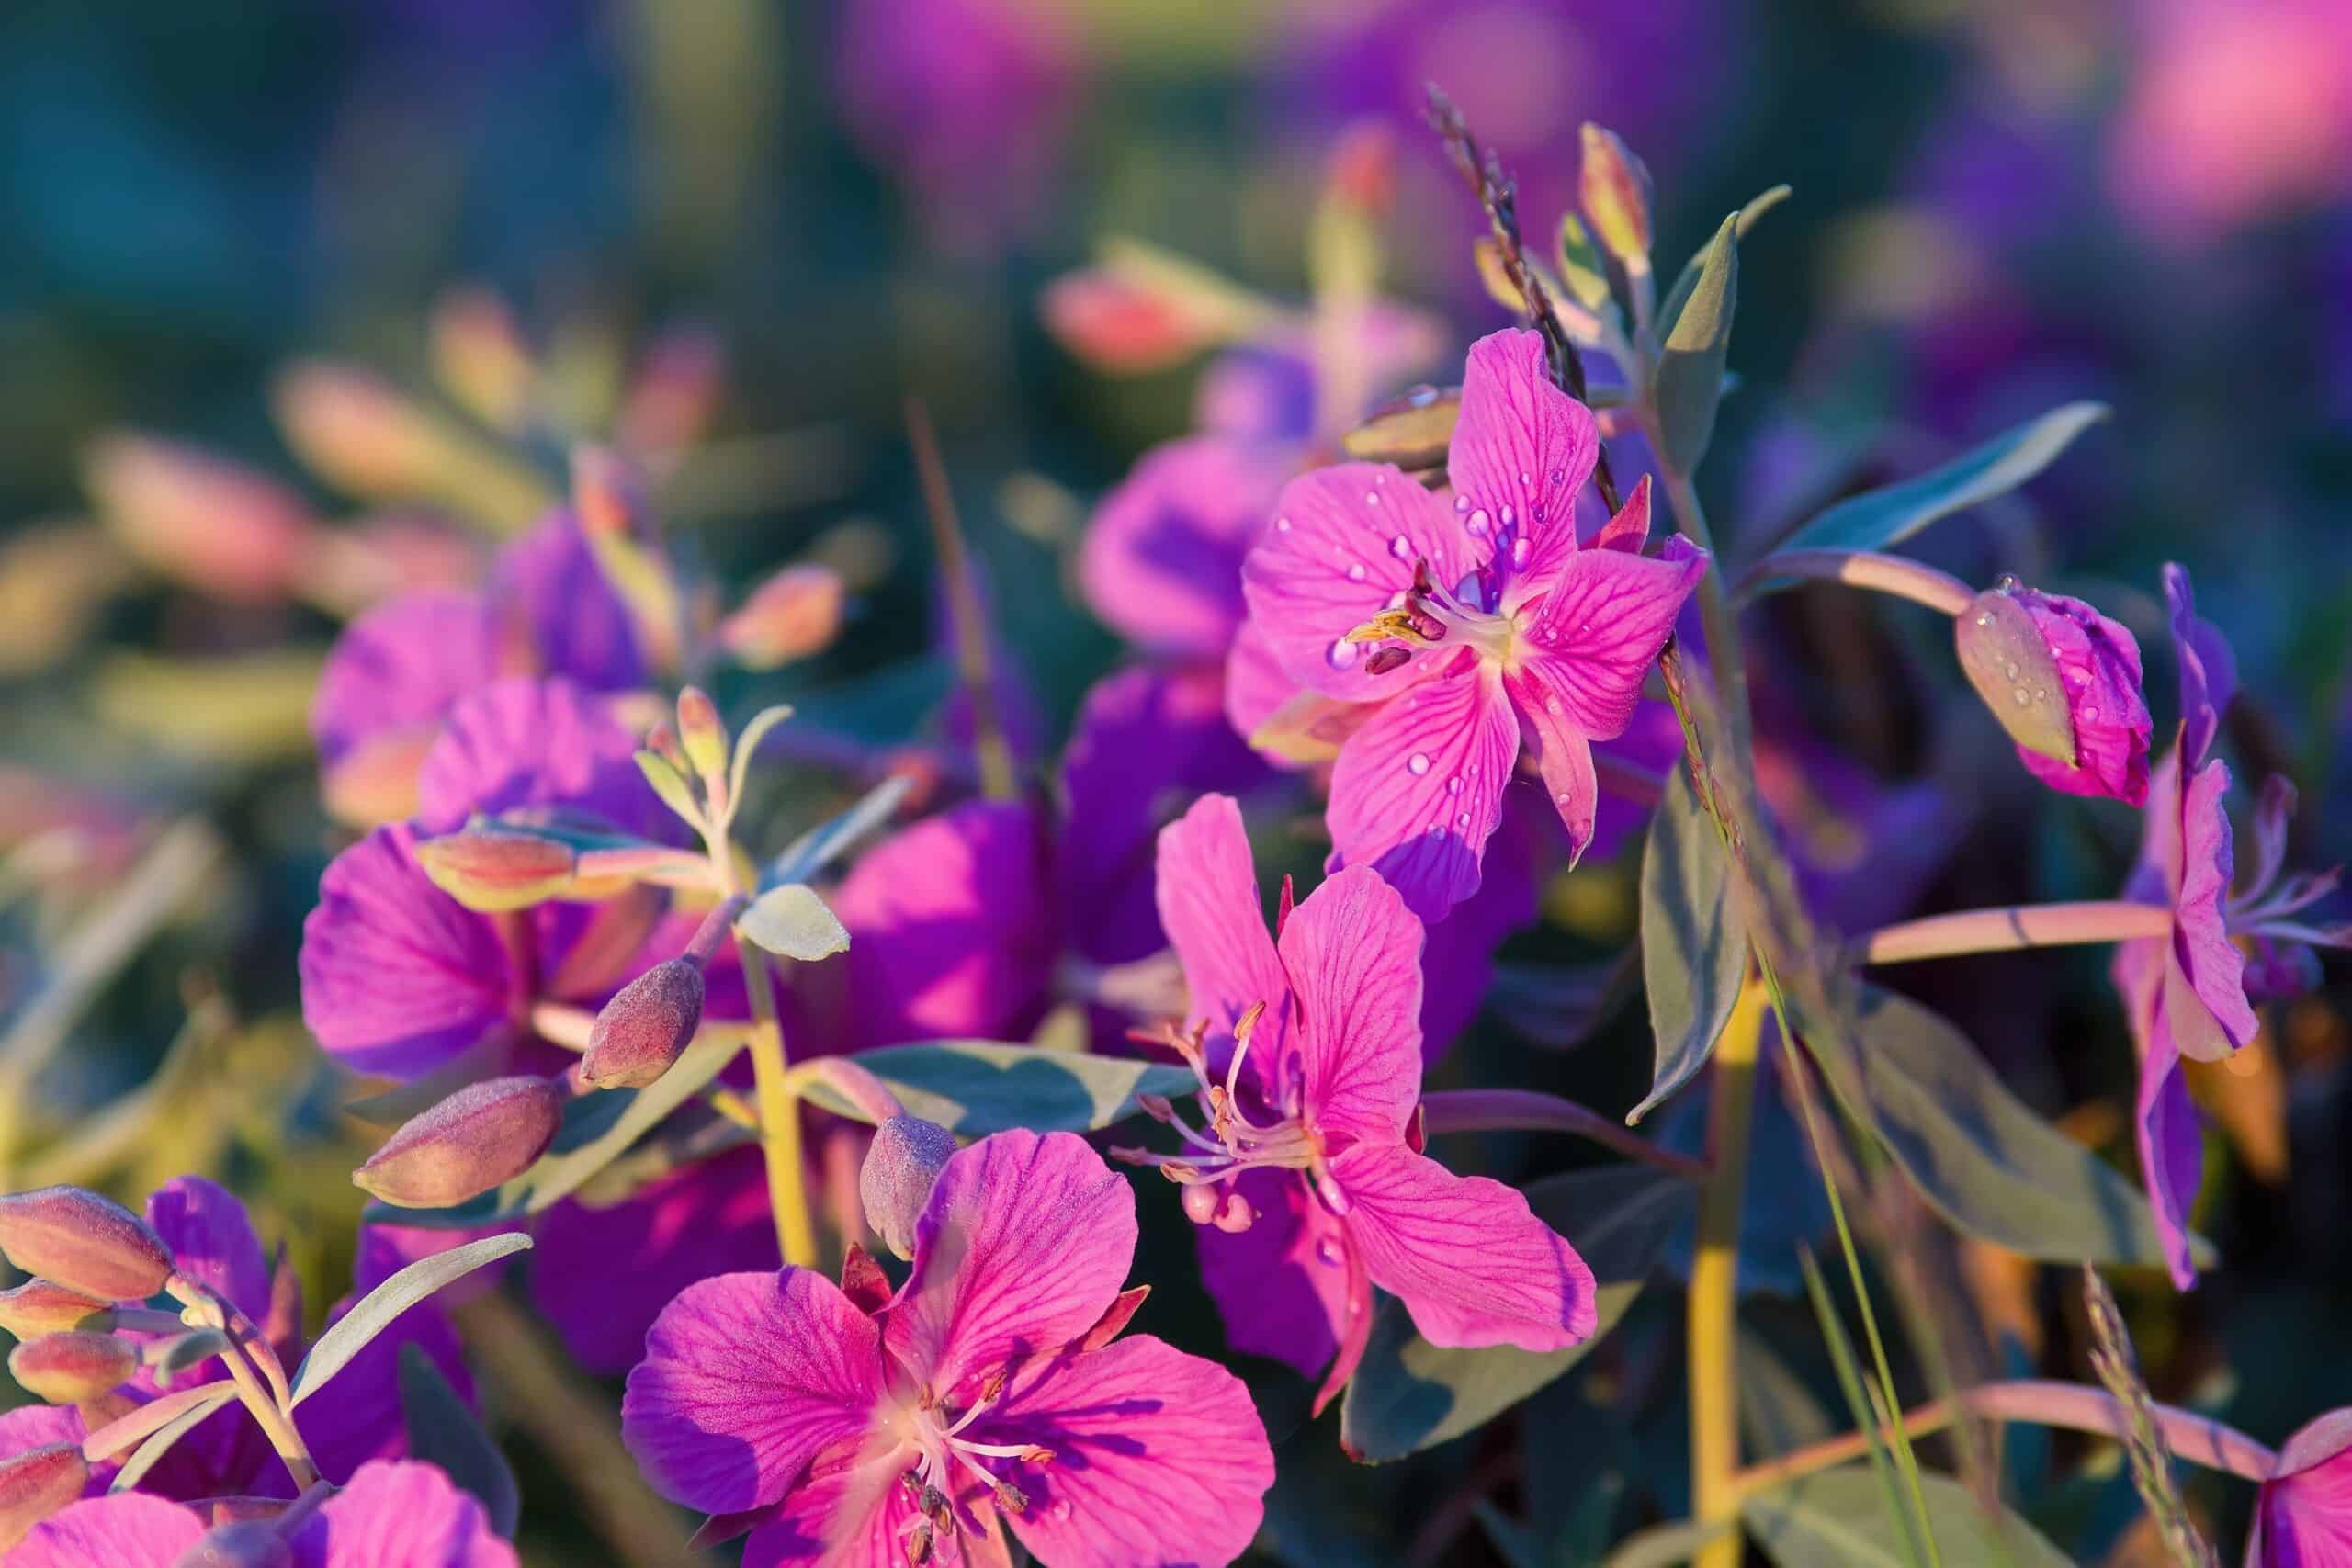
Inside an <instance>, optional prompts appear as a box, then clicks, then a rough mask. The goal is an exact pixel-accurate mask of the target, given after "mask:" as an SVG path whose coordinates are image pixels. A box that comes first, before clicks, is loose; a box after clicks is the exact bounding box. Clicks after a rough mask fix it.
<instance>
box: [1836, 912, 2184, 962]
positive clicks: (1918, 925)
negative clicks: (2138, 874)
mask: <svg viewBox="0 0 2352 1568" xmlns="http://www.w3.org/2000/svg"><path fill="white" fill-rule="evenodd" d="M2171 934H2172V911H2171V910H2170V909H2168V908H2165V907H2164V906H2162V905H2160V904H2136V903H2133V902H2131V901H2130V900H2128V899H2120V898H2109V899H2098V900H2093V901H2090V902H2086V903H2080V904H2010V905H2004V906H2002V907H2000V908H1992V909H1962V910H1961V911H1959V912H1958V913H1956V914H1950V915H1929V916H1928V917H1927V918H1926V919H1917V920H1904V921H1902V922H1900V923H1898V924H1895V925H1891V926H1881V927H1880V928H1879V929H1878V930H1876V931H1871V932H1870V933H1869V934H1868V935H1866V936H1864V937H1862V938H1861V939H1860V942H1859V943H1858V944H1857V945H1858V946H1859V948H1860V953H1861V957H1862V962H1863V963H1865V964H1908V963H1912V962H1914V961H1916V960H1918V959H1922V958H1952V957H1957V956H1959V955H1960V954H1962V953H2007V952H2010V951H2013V950H2015V949H2018V948H2021V947H2065V946H2071V945H2078V944H2082V943H2086V942H2133V941H2137V940H2140V939H2142V938H2144V937H2160V936H2169V935H2171Z"/></svg>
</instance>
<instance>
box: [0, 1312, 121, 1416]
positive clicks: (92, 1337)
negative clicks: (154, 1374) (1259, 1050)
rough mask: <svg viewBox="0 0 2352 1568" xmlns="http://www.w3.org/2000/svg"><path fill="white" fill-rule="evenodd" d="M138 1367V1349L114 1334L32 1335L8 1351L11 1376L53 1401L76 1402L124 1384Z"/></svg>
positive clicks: (29, 1391)
mask: <svg viewBox="0 0 2352 1568" xmlns="http://www.w3.org/2000/svg"><path fill="white" fill-rule="evenodd" d="M136 1371H139V1348H138V1347H137V1346H136V1345H133V1344H132V1343H131V1342H130V1340H128V1339H123V1338H119V1337H116V1336H114V1335H112V1334H91V1333H87V1332H85V1331H83V1330H80V1329H68V1330H66V1331H65V1332H64V1333H62V1334H44V1335H42V1336H40V1337H39V1338H37V1339H28V1340H26V1341H25V1342H24V1343H23V1344H21V1345H19V1346H17V1348H15V1349H13V1350H11V1351H9V1352H8V1375H9V1376H10V1377H12V1378H15V1379H16V1380H17V1383H18V1385H19V1386H21V1387H22V1388H24V1389H25V1390H26V1392H28V1393H32V1394H34V1395H36V1396H37V1397H39V1398H41V1399H45V1400H47V1401H49V1402H50V1403H51V1404H76V1403H78V1402H80V1401H82V1400H85V1399H95V1398H96V1397H97V1396H98V1395H99V1394H102V1393H106V1392H107V1390H108V1389H115V1388H120V1387H121V1386H122V1385H123V1384H124V1383H126V1382H130V1378H131V1375H132V1374H133V1373H135V1372H136Z"/></svg>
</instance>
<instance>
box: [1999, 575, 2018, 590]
mask: <svg viewBox="0 0 2352 1568" xmlns="http://www.w3.org/2000/svg"><path fill="white" fill-rule="evenodd" d="M1993 586H1994V587H1996V588H1997V589H1999V590H2000V591H2001V592H2004V593H2015V592H2017V591H2018V580H2017V579H2016V578H2014V577H2012V576H2010V575H2009V574H2008V573H2007V572H2006V571H2005V572H2003V573H2002V574H2001V575H2000V576H1998V577H1996V578H1995V579H1994V580H1993Z"/></svg>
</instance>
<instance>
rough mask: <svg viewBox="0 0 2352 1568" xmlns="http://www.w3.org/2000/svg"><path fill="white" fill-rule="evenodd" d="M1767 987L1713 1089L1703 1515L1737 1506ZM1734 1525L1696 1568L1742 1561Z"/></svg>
mask: <svg viewBox="0 0 2352 1568" xmlns="http://www.w3.org/2000/svg"><path fill="white" fill-rule="evenodd" d="M1764 1008H1765V992H1764V987H1763V986H1762V985H1761V984H1760V983H1758V981H1756V980H1754V979H1752V978H1751V979H1750V980H1749V981H1748V982H1747V985H1746V986H1745V987H1742V988H1741V990H1740V993H1739V1000H1738V1002H1737V1004H1736V1005H1735V1006H1734V1007H1733V1009H1732V1014H1731V1021H1729V1022H1728V1023H1726V1024H1725V1025H1724V1032H1723V1037H1722V1038H1721V1039H1720V1040H1718V1041H1716V1042H1715V1055H1714V1074H1715V1082H1714V1093H1713V1099H1712V1100H1710V1101H1709V1102H1708V1107H1707V1164H1708V1166H1709V1171H1708V1175H1707V1179H1706V1183H1705V1185H1704V1186H1702V1188H1701V1189H1700V1191H1699V1229H1698V1239H1697V1243H1696V1246H1695V1249H1694V1256H1693V1258H1692V1260H1691V1295H1690V1304H1689V1311H1688V1314H1687V1315H1688V1329H1687V1334H1688V1344H1689V1353H1690V1362H1691V1368H1690V1371H1691V1507H1692V1511H1693V1513H1694V1514H1695V1515H1696V1516H1697V1517H1698V1518H1699V1519H1700V1520H1701V1521H1702V1522H1706V1521H1711V1520H1715V1519H1728V1518H1730V1517H1732V1516H1734V1515H1735V1514H1736V1513H1737V1512H1738V1509H1739V1495H1738V1493H1737V1491H1736V1489H1735V1487H1734V1485H1733V1481H1734V1478H1735V1476H1736V1473H1737V1472H1738V1469H1739V1406H1738V1403H1737V1399H1738V1395H1737V1391H1736V1366H1735V1361H1734V1355H1735V1346H1736V1340H1737V1335H1738V1312H1739V1303H1738V1282H1739V1217H1740V1202H1741V1200H1742V1198H1743V1197H1744V1196H1745V1194H1746V1186H1747V1134H1748V1123H1749V1121H1750V1118H1751V1116H1752V1115H1753V1113H1754V1111H1755V1105H1756V1081H1757V1074H1756V1069H1757V1058H1758V1055H1759V1053H1760V1052H1761V1049H1762V1045H1763V1038H1764ZM1739 1554H1740V1542H1739V1538H1738V1536H1737V1535H1736V1534H1731V1535H1727V1536H1724V1538H1722V1539H1721V1540H1714V1541H1711V1542H1709V1543H1708V1545H1707V1546H1706V1547H1705V1548H1703V1549H1702V1551H1700V1552H1699V1554H1698V1555H1697V1556H1696V1557H1695V1558H1693V1559H1692V1562H1693V1563H1694V1564H1695V1565H1696V1568H1736V1565H1737V1563H1738V1562H1739Z"/></svg>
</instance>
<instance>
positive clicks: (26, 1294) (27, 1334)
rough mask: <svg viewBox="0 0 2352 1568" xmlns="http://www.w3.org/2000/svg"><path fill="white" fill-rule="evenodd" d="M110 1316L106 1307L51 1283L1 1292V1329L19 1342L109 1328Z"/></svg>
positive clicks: (34, 1283)
mask: <svg viewBox="0 0 2352 1568" xmlns="http://www.w3.org/2000/svg"><path fill="white" fill-rule="evenodd" d="M113 1312H114V1309H113V1308H112V1307H111V1306H110V1305H108V1304H107V1303H105V1302H102V1301H99V1300H98V1299H97V1298H96V1297H95V1296H85V1295H84V1294H83V1293H82V1292H79V1291H69V1290H67V1289H66V1288H65V1287H64V1286H62V1285H61V1284H58V1283H57V1282H56V1281H55V1280H26V1281H25V1282H24V1283H23V1284H21V1285H18V1286H17V1288H16V1289H15V1290H13V1291H0V1328H5V1329H6V1330H7V1331H8V1332H9V1333H11V1334H13V1335H15V1336H16V1337H17V1338H19V1339H30V1338H33V1337H35V1336H37V1335H42V1334H56V1333H59V1332H61V1331H62V1330H64V1329H68V1328H89V1329H101V1330H102V1329H107V1328H111V1327H113V1326H114V1325H113V1323H112V1321H111V1319H112V1316H113Z"/></svg>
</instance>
